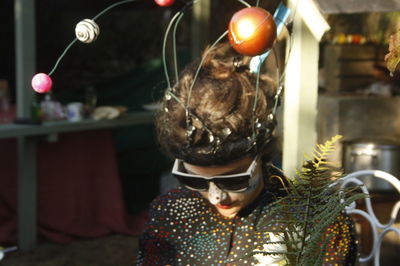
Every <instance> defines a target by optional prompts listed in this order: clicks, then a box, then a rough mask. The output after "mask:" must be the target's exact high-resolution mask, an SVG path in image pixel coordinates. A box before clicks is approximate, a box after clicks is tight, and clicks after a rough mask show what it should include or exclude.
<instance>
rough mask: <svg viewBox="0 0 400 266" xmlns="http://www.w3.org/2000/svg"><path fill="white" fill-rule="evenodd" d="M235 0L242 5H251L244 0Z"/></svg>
mask: <svg viewBox="0 0 400 266" xmlns="http://www.w3.org/2000/svg"><path fill="white" fill-rule="evenodd" d="M236 1H238V2H240V3H242V4H243V5H245V6H247V7H251V5H250V4H249V3H247V2H246V1H243V0H236Z"/></svg>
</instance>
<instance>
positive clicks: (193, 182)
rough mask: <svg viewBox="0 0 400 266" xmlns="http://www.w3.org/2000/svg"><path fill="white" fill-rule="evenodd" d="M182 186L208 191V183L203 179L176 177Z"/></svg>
mask: <svg viewBox="0 0 400 266" xmlns="http://www.w3.org/2000/svg"><path fill="white" fill-rule="evenodd" d="M174 176H175V177H176V178H177V179H178V180H179V182H181V184H182V185H185V186H187V187H189V188H192V189H196V190H207V189H208V182H207V180H205V179H203V178H196V177H188V176H181V175H174Z"/></svg>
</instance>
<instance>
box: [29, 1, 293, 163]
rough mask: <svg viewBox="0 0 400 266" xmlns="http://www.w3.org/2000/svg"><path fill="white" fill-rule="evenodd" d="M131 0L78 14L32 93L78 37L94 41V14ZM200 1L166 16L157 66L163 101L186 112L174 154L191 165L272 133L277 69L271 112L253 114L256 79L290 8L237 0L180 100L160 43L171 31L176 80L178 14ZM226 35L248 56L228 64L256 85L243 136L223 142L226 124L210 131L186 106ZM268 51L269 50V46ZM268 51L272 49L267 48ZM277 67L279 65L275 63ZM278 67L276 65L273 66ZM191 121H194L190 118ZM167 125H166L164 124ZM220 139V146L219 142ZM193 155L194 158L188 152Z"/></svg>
mask: <svg viewBox="0 0 400 266" xmlns="http://www.w3.org/2000/svg"><path fill="white" fill-rule="evenodd" d="M135 1H136V0H123V1H118V2H115V3H114V4H112V5H110V6H108V7H107V8H105V9H104V10H102V11H101V12H100V13H98V14H97V15H96V16H95V17H93V18H92V19H84V20H82V21H81V22H79V23H78V24H77V25H76V28H75V35H76V38H75V39H74V40H73V41H72V42H71V43H70V44H69V45H68V46H67V48H66V49H65V50H64V52H63V53H62V54H61V56H60V57H59V58H58V60H57V62H56V64H55V66H54V67H53V69H52V70H51V71H50V73H49V74H45V73H39V74H36V75H35V76H34V77H33V79H32V87H33V89H34V90H35V91H36V92H38V93H47V92H49V91H50V90H51V87H52V80H51V78H50V76H51V75H52V74H53V73H54V71H55V70H56V68H57V67H58V65H59V63H60V61H61V59H62V58H63V57H64V55H65V54H66V53H67V51H68V50H69V49H70V48H71V47H72V46H73V45H74V44H75V43H76V42H77V41H78V40H79V41H81V42H83V43H91V42H93V41H95V40H96V39H97V37H98V35H99V34H100V28H99V26H98V25H97V24H96V22H95V21H96V19H98V18H99V17H100V16H102V15H103V14H105V13H106V12H108V11H109V10H110V9H112V8H114V7H116V6H119V5H122V4H127V3H131V2H135ZM155 1H156V3H157V4H158V5H160V6H169V5H172V4H173V3H174V0H155ZM199 1H201V0H189V1H187V2H185V4H184V6H183V8H182V9H181V10H180V11H178V12H177V13H176V14H175V15H174V16H173V17H172V19H171V21H170V23H169V25H168V27H167V30H166V32H165V35H164V41H163V54H162V57H163V66H164V71H165V77H166V81H167V86H168V88H167V90H166V93H165V97H164V103H166V102H168V101H170V100H174V101H177V102H178V103H179V104H180V105H181V106H182V108H184V111H185V117H186V138H187V141H186V145H185V146H184V147H181V149H179V151H178V150H177V151H174V155H175V156H176V157H178V158H180V159H183V160H185V161H187V162H192V163H194V164H199V165H204V164H209V162H213V163H215V164H223V163H225V162H226V160H225V157H224V154H238V156H239V155H241V154H243V153H244V152H247V153H248V152H252V153H258V152H259V150H260V149H262V147H263V146H264V145H266V144H267V143H269V142H270V140H271V138H272V133H273V131H274V128H275V125H276V119H275V116H276V110H277V107H278V104H279V99H280V95H281V92H282V88H283V87H282V85H281V81H282V77H283V75H279V73H278V84H277V87H278V89H277V92H276V94H275V97H274V98H275V99H274V105H273V107H272V109H271V112H270V113H269V115H268V116H267V117H266V118H260V117H257V114H256V110H257V104H258V101H259V99H258V97H259V80H260V72H261V66H262V64H263V62H264V61H265V59H266V58H267V57H268V56H269V54H270V51H271V49H272V48H273V45H274V41H275V37H276V35H277V34H279V33H280V32H281V30H282V28H283V26H285V22H286V20H287V18H288V16H289V13H290V10H289V9H288V8H286V7H285V6H284V5H283V4H280V5H279V7H278V8H277V10H276V12H275V14H274V16H273V17H272V16H271V14H270V13H269V12H267V11H266V10H264V9H262V8H259V7H258V4H259V1H257V4H256V6H255V7H252V6H250V5H249V4H248V3H247V2H246V1H244V0H237V1H238V2H240V3H242V4H243V5H245V6H246V8H244V9H241V10H239V11H238V12H236V13H235V14H234V15H233V17H232V19H231V21H230V23H229V30H227V31H226V32H224V33H223V34H222V35H221V36H220V37H219V38H218V39H217V40H216V41H215V42H214V43H213V44H212V45H211V46H210V47H209V48H208V50H206V52H205V53H204V55H203V57H202V58H201V60H200V63H199V66H198V68H197V70H196V72H195V74H194V78H193V83H192V84H191V86H190V88H189V91H188V97H187V100H186V102H182V101H181V100H180V99H179V97H177V95H175V92H174V89H173V86H171V82H170V78H169V75H168V69H167V63H166V61H167V60H166V46H167V39H168V36H169V34H170V32H171V30H172V32H173V39H172V40H173V60H174V66H175V81H176V82H178V80H179V78H178V69H177V55H176V38H175V36H176V31H177V26H178V24H179V22H180V21H181V19H182V17H183V15H184V14H185V12H186V11H187V10H188V8H190V7H192V6H193V4H195V3H197V2H199ZM226 36H228V37H229V42H230V44H231V46H232V48H233V49H235V50H236V51H237V52H238V53H239V54H243V55H247V56H252V59H251V61H250V64H244V63H243V61H242V60H241V58H239V57H237V58H234V59H233V62H232V65H233V67H234V69H235V70H236V71H237V72H243V71H250V72H251V73H253V74H254V75H256V77H257V79H256V86H255V94H254V95H255V97H254V105H253V109H252V112H253V115H252V121H251V123H252V133H251V134H250V135H249V136H243V138H241V139H240V140H237V141H235V142H228V141H227V139H229V136H230V135H231V133H232V129H231V128H229V127H226V128H224V129H223V130H222V133H221V134H216V133H215V132H213V131H212V130H211V129H210V128H209V127H207V125H206V124H205V123H204V122H203V121H202V120H201V119H200V118H199V117H197V116H196V114H195V112H193V111H191V108H190V106H189V102H190V99H191V93H192V89H193V87H194V84H195V82H196V79H197V77H198V75H199V73H200V70H201V68H202V65H203V62H204V60H205V58H206V57H207V55H208V54H209V52H210V51H212V50H213V49H214V48H215V46H216V45H217V44H218V43H219V42H220V41H221V40H222V39H223V38H225V37H226ZM272 50H273V49H272ZM273 51H274V50H273ZM278 69H279V67H278ZM278 71H279V70H278ZM161 111H162V112H168V111H169V110H168V108H167V107H166V106H165V107H164V108H163V110H161ZM194 121H195V123H194ZM195 124H196V125H197V126H198V125H200V127H202V129H204V130H205V131H206V132H207V134H208V140H209V145H208V146H207V147H202V148H196V147H194V146H193V145H192V142H193V134H194V132H195V131H196V130H197V129H196V126H195ZM167 126H168V125H167ZM222 144H223V145H222ZM193 154H196V155H197V156H196V158H195V157H194V156H193ZM231 158H232V157H231Z"/></svg>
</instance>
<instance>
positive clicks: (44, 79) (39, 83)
mask: <svg viewBox="0 0 400 266" xmlns="http://www.w3.org/2000/svg"><path fill="white" fill-rule="evenodd" d="M31 84H32V88H33V90H34V91H36V92H37V93H46V92H49V91H50V90H51V87H52V86H53V81H52V80H51V78H50V76H49V75H47V74H45V73H38V74H36V75H34V76H33V78H32V83H31Z"/></svg>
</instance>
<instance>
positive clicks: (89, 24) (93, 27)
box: [75, 19, 100, 43]
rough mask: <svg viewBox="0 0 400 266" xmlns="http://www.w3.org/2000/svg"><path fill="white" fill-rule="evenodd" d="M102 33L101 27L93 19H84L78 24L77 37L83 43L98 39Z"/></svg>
mask: <svg viewBox="0 0 400 266" xmlns="http://www.w3.org/2000/svg"><path fill="white" fill-rule="evenodd" d="M99 34H100V28H99V26H98V25H97V24H96V22H94V21H93V20H91V19H84V20H82V21H80V22H79V23H78V24H76V27H75V35H76V38H77V39H78V40H79V41H81V42H83V43H91V42H94V41H95V40H96V39H97V36H99Z"/></svg>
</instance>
